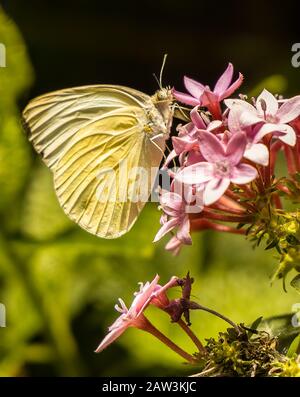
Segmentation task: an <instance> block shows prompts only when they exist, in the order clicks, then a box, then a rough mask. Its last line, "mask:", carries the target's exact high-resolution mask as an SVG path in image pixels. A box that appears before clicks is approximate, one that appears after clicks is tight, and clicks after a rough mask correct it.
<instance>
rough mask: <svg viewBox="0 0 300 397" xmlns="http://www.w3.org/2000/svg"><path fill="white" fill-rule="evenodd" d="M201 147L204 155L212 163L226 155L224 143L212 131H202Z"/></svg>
mask: <svg viewBox="0 0 300 397" xmlns="http://www.w3.org/2000/svg"><path fill="white" fill-rule="evenodd" d="M199 147H200V151H201V153H202V155H203V157H204V158H205V159H206V160H207V161H208V162H210V163H216V162H217V161H220V160H224V159H225V157H226V154H225V150H224V147H223V145H222V143H221V142H220V140H219V139H218V138H217V137H216V136H215V135H214V134H212V133H211V132H208V131H201V132H200V133H199Z"/></svg>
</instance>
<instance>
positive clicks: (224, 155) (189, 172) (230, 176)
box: [176, 131, 257, 205]
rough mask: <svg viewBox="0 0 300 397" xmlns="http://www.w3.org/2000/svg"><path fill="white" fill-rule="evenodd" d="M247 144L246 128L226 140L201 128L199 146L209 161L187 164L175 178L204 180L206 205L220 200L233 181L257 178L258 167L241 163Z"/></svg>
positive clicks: (246, 180) (194, 181)
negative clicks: (225, 141)
mask: <svg viewBox="0 0 300 397" xmlns="http://www.w3.org/2000/svg"><path fill="white" fill-rule="evenodd" d="M246 145H247V138H246V135H245V133H243V132H237V133H235V134H234V135H232V136H231V137H230V139H229V141H228V143H227V144H225V143H224V142H221V141H220V140H219V139H218V138H217V137H216V136H215V135H214V134H212V133H211V132H208V131H201V134H200V138H199V147H200V151H201V153H202V155H203V157H204V158H205V160H206V162H199V163H195V164H193V165H191V166H189V167H186V168H184V169H183V170H182V171H181V172H179V173H178V175H177V176H176V179H177V180H178V181H180V182H182V183H186V184H204V183H205V188H204V195H203V200H204V204H205V205H210V204H212V203H214V202H215V201H217V200H219V198H220V197H221V196H222V195H223V194H224V193H225V191H226V190H227V188H228V187H229V185H230V182H233V183H236V184H246V183H249V182H251V181H252V180H253V179H255V178H256V176H257V171H256V169H255V168H254V167H252V166H250V165H248V164H243V163H241V160H242V158H243V155H244V152H245V150H246Z"/></svg>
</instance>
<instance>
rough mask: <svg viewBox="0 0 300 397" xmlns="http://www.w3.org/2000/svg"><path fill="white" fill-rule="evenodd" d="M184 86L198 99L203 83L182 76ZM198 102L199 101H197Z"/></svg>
mask: <svg viewBox="0 0 300 397" xmlns="http://www.w3.org/2000/svg"><path fill="white" fill-rule="evenodd" d="M183 82H184V86H185V88H186V89H187V91H188V92H189V93H190V94H191V95H193V97H195V98H197V99H198V100H199V99H200V96H201V95H202V92H203V90H204V88H205V87H204V85H203V84H201V83H199V82H198V81H196V80H193V79H190V78H189V77H186V76H184V78H183ZM198 103H199V101H198Z"/></svg>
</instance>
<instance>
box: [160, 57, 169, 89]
mask: <svg viewBox="0 0 300 397" xmlns="http://www.w3.org/2000/svg"><path fill="white" fill-rule="evenodd" d="M167 57H168V54H164V57H163V61H162V65H161V68H160V72H159V86H160V89H162V88H163V85H162V77H163V73H164V69H165V65H166V61H167Z"/></svg>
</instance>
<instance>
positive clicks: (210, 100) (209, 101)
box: [200, 88, 220, 107]
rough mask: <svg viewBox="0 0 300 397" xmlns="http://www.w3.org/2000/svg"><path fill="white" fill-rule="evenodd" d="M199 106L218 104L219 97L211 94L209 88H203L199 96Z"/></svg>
mask: <svg viewBox="0 0 300 397" xmlns="http://www.w3.org/2000/svg"><path fill="white" fill-rule="evenodd" d="M200 99H201V106H206V107H207V106H210V105H213V104H214V103H216V102H217V103H219V102H220V101H219V96H218V95H217V94H215V93H214V92H212V91H211V90H210V89H209V88H205V89H204V91H203V93H202V95H201V98H200Z"/></svg>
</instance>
